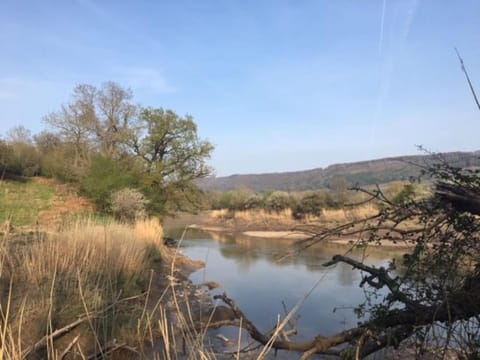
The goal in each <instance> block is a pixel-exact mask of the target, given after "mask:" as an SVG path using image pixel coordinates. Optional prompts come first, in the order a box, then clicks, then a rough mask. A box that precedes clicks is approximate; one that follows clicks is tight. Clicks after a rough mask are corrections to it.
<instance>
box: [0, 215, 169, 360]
mask: <svg viewBox="0 0 480 360" xmlns="http://www.w3.org/2000/svg"><path fill="white" fill-rule="evenodd" d="M163 251H164V249H163V243H162V228H161V226H160V224H159V222H158V220H156V219H150V220H145V221H141V222H137V223H136V224H135V225H133V226H129V225H124V224H119V223H114V222H111V223H108V224H103V225H99V224H96V223H95V222H94V221H91V220H85V221H77V222H75V223H74V224H72V225H71V226H70V227H67V228H65V229H64V230H62V231H60V232H58V233H53V234H31V235H30V236H29V238H28V239H27V238H25V237H18V236H16V237H12V236H10V235H9V234H5V235H4V236H3V237H2V239H1V241H0V286H1V289H0V300H1V302H0V324H1V326H0V359H2V360H3V359H21V358H24V357H25V352H26V351H27V349H28V348H29V347H31V346H32V345H34V344H35V342H37V341H38V340H39V339H41V338H42V337H44V336H45V335H48V334H51V333H52V332H53V331H54V330H55V329H58V328H62V327H63V326H65V325H67V324H69V323H72V322H73V321H75V320H76V319H78V318H79V317H82V316H85V314H95V312H98V311H100V310H101V309H104V308H105V307H107V306H108V305H111V304H115V303H116V301H117V300H118V299H119V298H128V297H134V298H135V297H136V296H139V295H141V294H143V293H144V292H145V291H146V290H147V287H148V274H149V271H148V270H149V269H148V267H149V266H150V264H151V261H149V260H150V259H151V258H152V257H155V256H156V257H160V256H161V254H162V252H163ZM139 299H140V298H139ZM142 306H145V301H143V302H142V301H141V299H140V300H139V301H135V300H134V301H132V302H129V303H128V304H127V303H118V305H115V306H112V307H111V308H110V309H109V311H108V312H105V313H102V316H99V317H94V316H92V317H91V318H89V319H88V321H85V324H82V326H81V327H79V328H78V331H79V334H80V333H81V337H80V339H79V340H78V344H79V346H81V348H83V349H86V350H85V351H92V350H93V351H95V350H99V351H100V348H101V347H102V346H103V345H104V344H105V343H107V342H108V341H111V340H112V339H117V340H118V341H125V342H127V343H131V342H134V341H135V339H134V337H135V334H136V332H137V327H138V321H139V320H140V317H141V315H142V313H145V311H144V309H143V308H142ZM127 308H128V309H127ZM129 337H130V338H129ZM70 340H71V339H70ZM55 345H56V346H55V347H54V346H53V343H52V344H47V346H46V350H45V353H43V354H42V356H44V357H47V358H51V359H53V358H57V357H58V356H59V354H58V351H57V349H58V348H62V347H65V346H67V344H62V342H61V341H59V344H57V343H56V344H55ZM57 345H58V346H57Z"/></svg>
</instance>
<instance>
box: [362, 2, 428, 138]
mask: <svg viewBox="0 0 480 360" xmlns="http://www.w3.org/2000/svg"><path fill="white" fill-rule="evenodd" d="M419 2H420V0H411V1H410V2H409V3H408V8H407V9H406V17H405V21H404V22H403V24H402V26H401V28H400V29H399V34H398V40H397V42H396V43H395V44H394V46H390V49H389V54H388V56H386V59H385V60H384V63H383V66H382V68H381V75H380V84H379V91H378V95H377V100H376V105H375V107H374V112H373V117H372V122H371V134H370V142H371V143H372V144H373V143H374V141H375V137H376V132H377V123H378V121H379V119H380V116H381V114H382V112H383V105H384V102H385V100H386V99H387V98H388V94H389V92H390V85H391V83H392V77H393V72H394V70H395V65H396V61H397V57H398V56H400V54H401V53H402V52H403V51H404V49H405V45H406V43H407V39H408V35H409V33H410V30H411V28H412V24H413V20H414V18H415V14H416V12H417V8H418V5H419ZM385 3H386V0H384V1H383V4H384V5H385ZM383 10H385V7H384V9H383ZM384 15H385V14H384V13H383V11H382V26H381V31H380V39H381V42H379V51H381V45H382V42H383V33H384V31H383V29H384V20H385V19H384ZM389 40H390V41H389V43H391V40H392V39H391V38H390V39H389Z"/></svg>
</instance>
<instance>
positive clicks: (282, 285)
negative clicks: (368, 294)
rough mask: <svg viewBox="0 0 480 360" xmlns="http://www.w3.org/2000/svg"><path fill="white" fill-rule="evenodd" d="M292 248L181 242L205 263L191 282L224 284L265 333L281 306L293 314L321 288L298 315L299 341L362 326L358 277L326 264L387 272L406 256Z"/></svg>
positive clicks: (216, 240)
mask: <svg viewBox="0 0 480 360" xmlns="http://www.w3.org/2000/svg"><path fill="white" fill-rule="evenodd" d="M292 246H293V242H292V240H284V239H262V238H252V237H248V236H245V235H232V234H227V233H218V232H209V233H206V232H199V231H193V230H192V231H188V232H187V236H186V238H185V239H184V241H183V251H184V253H185V254H186V255H187V256H189V257H191V258H193V259H200V260H206V262H207V266H206V268H205V269H202V270H200V271H198V272H196V273H194V274H193V275H192V277H191V278H192V280H193V281H194V282H202V281H205V280H212V281H217V282H219V283H221V284H223V286H224V289H220V291H222V292H223V291H226V292H227V293H228V294H229V295H230V296H231V297H233V298H234V299H235V300H236V302H237V304H238V305H239V306H240V307H241V308H242V309H243V310H244V311H245V313H246V314H247V316H249V317H250V318H251V319H253V320H254V321H255V322H256V323H257V324H258V326H259V327H260V328H261V329H262V330H264V331H267V330H268V329H270V328H271V327H272V326H273V325H274V324H275V322H276V321H277V316H278V314H282V315H283V313H284V311H283V307H282V300H283V301H285V303H286V304H287V306H288V307H289V308H292V307H293V306H294V305H295V304H296V303H297V302H298V301H299V300H300V299H302V297H303V296H304V294H306V293H307V292H308V291H309V290H311V289H312V287H313V286H314V285H315V284H316V283H318V286H317V287H316V288H315V289H314V291H313V292H312V294H311V295H310V296H309V297H308V299H307V300H306V301H305V303H304V304H303V306H302V308H301V310H300V312H299V315H300V317H301V318H300V321H299V323H298V324H297V325H298V330H299V336H298V338H299V339H306V338H310V337H311V336H313V335H316V334H319V333H321V334H323V335H328V334H332V333H335V332H337V331H341V330H344V329H346V328H349V327H352V326H355V325H356V323H357V321H358V319H357V318H356V316H355V315H354V314H353V310H352V308H353V307H354V306H356V305H358V304H360V303H362V302H363V301H364V292H363V290H362V289H361V288H359V286H358V284H359V282H360V280H361V275H360V273H359V272H358V271H353V270H352V268H351V267H350V266H348V265H345V264H337V265H336V266H333V267H329V268H325V267H323V266H322V264H323V263H325V262H326V261H328V260H330V259H331V257H332V256H333V255H335V254H344V253H346V252H349V255H350V256H353V257H356V258H358V259H360V258H362V257H366V263H368V264H370V265H375V266H386V265H387V263H388V261H389V260H391V259H392V258H398V257H400V256H401V255H402V253H403V252H402V251H395V250H386V249H379V248H372V249H369V250H368V253H364V252H363V251H361V250H350V249H349V247H348V246H345V245H338V244H322V245H316V246H313V247H311V248H309V249H308V250H305V251H302V252H298V253H295V254H293V255H292V254H291V253H292V248H293V247H292ZM285 255H290V256H285ZM334 309H338V310H337V311H334Z"/></svg>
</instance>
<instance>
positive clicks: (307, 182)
mask: <svg viewBox="0 0 480 360" xmlns="http://www.w3.org/2000/svg"><path fill="white" fill-rule="evenodd" d="M439 156H441V157H443V158H444V159H445V160H446V161H447V162H448V163H449V164H451V165H452V166H457V167H460V168H471V167H478V166H480V151H475V152H450V153H444V154H435V155H418V156H400V157H394V158H384V159H378V160H370V161H361V162H354V163H348V164H335V165H331V166H328V167H326V168H324V169H322V168H318V169H312V170H304V171H293V172H282V173H269V174H246V175H231V176H225V177H208V178H205V179H201V180H199V181H198V182H197V184H198V185H199V186H200V187H201V188H202V189H204V190H216V191H228V190H233V189H236V188H239V187H247V188H249V189H251V190H253V191H255V192H264V191H267V190H272V189H274V190H283V191H303V190H316V189H322V188H334V187H335V185H336V184H335V183H336V182H338V181H339V179H341V180H342V181H345V182H346V183H347V184H348V185H350V186H352V185H360V186H364V185H371V184H383V183H388V182H391V181H404V180H409V179H410V178H412V177H418V176H419V175H420V173H421V171H422V167H424V166H425V165H426V164H428V163H431V162H432V161H434V160H436V159H438V157H439Z"/></svg>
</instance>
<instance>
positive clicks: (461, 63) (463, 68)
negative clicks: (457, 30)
mask: <svg viewBox="0 0 480 360" xmlns="http://www.w3.org/2000/svg"><path fill="white" fill-rule="evenodd" d="M455 52H456V53H457V56H458V61H460V65H461V67H462V71H463V73H464V74H465V77H466V78H467V82H468V86H469V87H470V91H471V92H472V95H473V99H474V100H475V103H476V104H477V107H478V109H479V110H480V102H479V101H478V98H477V94H476V93H475V89H474V88H473V85H472V82H471V81H470V76H468V72H467V69H466V68H465V64H464V63H463V59H462V57H461V56H460V53H459V52H458V49H457V48H455Z"/></svg>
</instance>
